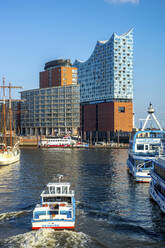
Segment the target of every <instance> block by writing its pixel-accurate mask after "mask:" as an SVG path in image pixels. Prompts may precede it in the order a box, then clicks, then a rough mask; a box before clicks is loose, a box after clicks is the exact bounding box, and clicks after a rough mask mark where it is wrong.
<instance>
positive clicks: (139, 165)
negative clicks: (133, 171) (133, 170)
mask: <svg viewBox="0 0 165 248" xmlns="http://www.w3.org/2000/svg"><path fill="white" fill-rule="evenodd" d="M151 162H152V159H151V160H148V161H144V162H143V163H140V164H138V166H137V170H139V169H140V168H142V167H143V166H144V164H145V165H146V164H149V163H151Z"/></svg>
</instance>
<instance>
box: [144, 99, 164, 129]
mask: <svg viewBox="0 0 165 248" xmlns="http://www.w3.org/2000/svg"><path fill="white" fill-rule="evenodd" d="M147 112H148V116H147V118H146V120H145V122H144V125H143V127H142V131H144V130H145V127H146V125H147V122H148V121H149V120H151V119H153V120H154V121H155V122H156V124H157V126H158V127H159V129H160V130H161V131H162V130H163V129H162V127H161V125H160V123H159V121H158V120H157V118H156V116H155V115H154V112H155V110H154V108H153V106H152V104H151V103H150V105H149V107H148V111H147Z"/></svg>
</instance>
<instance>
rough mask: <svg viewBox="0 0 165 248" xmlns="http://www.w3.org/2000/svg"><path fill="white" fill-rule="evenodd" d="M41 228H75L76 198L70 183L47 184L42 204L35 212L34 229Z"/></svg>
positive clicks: (38, 205)
mask: <svg viewBox="0 0 165 248" xmlns="http://www.w3.org/2000/svg"><path fill="white" fill-rule="evenodd" d="M59 178H61V176H60V177H59ZM40 228H54V229H74V228H75V198H74V191H73V190H70V183H68V182H61V181H60V179H59V182H57V183H48V184H47V189H46V190H45V191H43V192H42V194H41V203H40V204H37V205H36V207H35V209H34V211H33V219H32V229H40Z"/></svg>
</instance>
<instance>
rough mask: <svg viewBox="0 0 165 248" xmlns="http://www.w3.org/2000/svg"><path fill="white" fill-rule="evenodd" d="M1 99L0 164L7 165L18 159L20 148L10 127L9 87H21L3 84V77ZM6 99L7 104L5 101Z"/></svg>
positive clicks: (10, 100)
mask: <svg viewBox="0 0 165 248" xmlns="http://www.w3.org/2000/svg"><path fill="white" fill-rule="evenodd" d="M0 88H2V89H3V99H2V114H1V129H2V133H1V137H0V138H1V143H0V165H9V164H11V163H15V162H17V161H19V160H20V149H19V142H18V140H17V137H16V135H14V132H13V128H12V107H11V102H12V99H11V89H12V88H22V87H18V86H11V83H9V86H5V79H4V78H3V86H0ZM6 88H8V89H9V99H8V100H6V99H5V89H6ZM7 101H8V104H6V102H7ZM7 106H8V116H9V131H8V130H7V128H8V127H7V120H6V108H7Z"/></svg>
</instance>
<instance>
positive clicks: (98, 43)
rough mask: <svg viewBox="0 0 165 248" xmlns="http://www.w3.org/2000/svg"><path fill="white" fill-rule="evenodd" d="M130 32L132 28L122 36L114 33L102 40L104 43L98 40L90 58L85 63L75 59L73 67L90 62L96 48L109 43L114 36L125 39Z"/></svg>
mask: <svg viewBox="0 0 165 248" xmlns="http://www.w3.org/2000/svg"><path fill="white" fill-rule="evenodd" d="M132 31H133V28H131V29H130V30H129V31H128V32H126V33H124V34H122V35H117V34H116V33H113V34H112V36H111V37H110V39H109V40H104V41H101V40H98V41H97V43H96V45H95V48H94V50H93V52H92V54H91V56H90V57H89V58H88V59H87V60H86V61H82V60H78V59H76V60H75V62H74V63H73V65H74V64H83V63H86V62H88V61H89V60H90V58H91V57H92V55H93V54H94V53H95V52H96V50H97V47H98V46H105V45H106V44H107V43H109V42H111V40H112V38H113V37H114V36H116V37H118V38H122V37H125V36H126V35H129V34H130V33H131V32H132Z"/></svg>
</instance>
